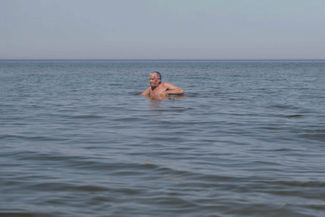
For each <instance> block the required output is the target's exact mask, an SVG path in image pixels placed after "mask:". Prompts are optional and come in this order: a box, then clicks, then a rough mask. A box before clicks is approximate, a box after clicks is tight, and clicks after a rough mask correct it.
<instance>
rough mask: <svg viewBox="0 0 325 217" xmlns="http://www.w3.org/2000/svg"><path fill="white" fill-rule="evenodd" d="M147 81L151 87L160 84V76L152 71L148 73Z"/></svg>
mask: <svg viewBox="0 0 325 217" xmlns="http://www.w3.org/2000/svg"><path fill="white" fill-rule="evenodd" d="M149 83H150V86H151V87H152V88H155V87H158V85H159V84H160V78H159V75H157V74H155V73H153V74H150V75H149Z"/></svg>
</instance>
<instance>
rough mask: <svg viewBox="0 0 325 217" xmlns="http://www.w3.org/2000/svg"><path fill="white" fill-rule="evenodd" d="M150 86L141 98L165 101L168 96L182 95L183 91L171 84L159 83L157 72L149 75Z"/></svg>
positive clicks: (159, 78)
mask: <svg viewBox="0 0 325 217" xmlns="http://www.w3.org/2000/svg"><path fill="white" fill-rule="evenodd" d="M149 84H150V86H149V87H148V88H147V89H145V90H144V91H143V93H142V96H146V97H149V98H150V99H159V100H160V99H166V98H167V97H168V96H170V95H183V94H184V90H183V89H182V88H179V87H177V86H175V85H173V84H171V83H167V82H161V74H160V73H159V72H157V71H153V72H150V73H149Z"/></svg>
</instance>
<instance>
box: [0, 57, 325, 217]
mask: <svg viewBox="0 0 325 217" xmlns="http://www.w3.org/2000/svg"><path fill="white" fill-rule="evenodd" d="M153 70H157V71H160V72H161V73H162V79H163V81H168V82H171V83H173V84H176V85H177V86H180V87H182V88H183V89H184V90H185V92H186V94H185V96H183V97H172V98H170V99H167V100H162V101H153V100H149V99H147V98H144V97H142V96H140V95H139V93H141V92H142V91H143V90H144V89H145V88H146V87H147V86H148V73H149V72H150V71H153ZM0 148H1V149H0V216H1V217H7V216H9V217H13V216H15V217H27V216H28V217H30V216H54V217H59V216H60V217H61V216H62V217H72V216H78V217H89V216H91V217H104V216H114V217H115V216H116V217H119V216H120V217H126V216H141V217H151V216H156V217H166V216H184V217H197V216H200V217H219V216H222V217H244V216H249V217H251V216H256V217H261V216H263V217H269V216H270V217H271V216H272V217H274V216H276V217H281V216H283V217H290V216H292V217H323V216H325V61H321V60H314V61H313V60H310V61H298V60H297V61H213V60H206V61H204V60H201V61H194V60H192V61H190V60H188V61H185V60H182V61H176V60H89V61H87V60H69V61H68V60H66V61H58V60H56V61H55V60H49V61H45V60H40V61H37V60H21V61H19V60H2V61H0Z"/></svg>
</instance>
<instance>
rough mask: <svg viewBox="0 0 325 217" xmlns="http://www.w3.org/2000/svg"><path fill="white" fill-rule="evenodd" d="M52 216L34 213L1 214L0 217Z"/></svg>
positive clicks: (13, 212) (14, 212)
mask: <svg viewBox="0 0 325 217" xmlns="http://www.w3.org/2000/svg"><path fill="white" fill-rule="evenodd" d="M51 216H52V215H49V214H44V213H33V212H20V211H19V212H16V211H12V212H11V211H9V212H0V217H51Z"/></svg>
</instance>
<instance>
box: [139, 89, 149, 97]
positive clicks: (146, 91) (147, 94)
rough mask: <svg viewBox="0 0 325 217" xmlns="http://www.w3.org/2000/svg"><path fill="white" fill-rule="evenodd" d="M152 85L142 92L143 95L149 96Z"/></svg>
mask: <svg viewBox="0 0 325 217" xmlns="http://www.w3.org/2000/svg"><path fill="white" fill-rule="evenodd" d="M149 90H150V87H148V88H147V89H145V90H144V91H143V92H142V93H141V95H142V96H149V94H150V91H149Z"/></svg>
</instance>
